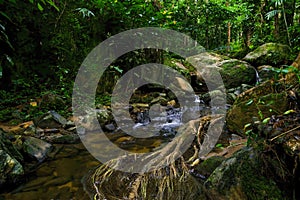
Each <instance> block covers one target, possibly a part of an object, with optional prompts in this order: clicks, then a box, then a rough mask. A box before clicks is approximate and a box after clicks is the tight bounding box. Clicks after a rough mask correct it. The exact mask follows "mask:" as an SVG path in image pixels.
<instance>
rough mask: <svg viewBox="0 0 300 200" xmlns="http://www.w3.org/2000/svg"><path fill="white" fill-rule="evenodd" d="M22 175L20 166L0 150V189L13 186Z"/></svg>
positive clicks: (22, 170)
mask: <svg viewBox="0 0 300 200" xmlns="http://www.w3.org/2000/svg"><path fill="white" fill-rule="evenodd" d="M23 175H24V169H23V167H22V165H21V164H20V163H19V161H17V160H16V159H15V158H13V157H11V156H10V155H9V154H8V153H6V152H5V151H3V150H0V189H1V188H4V187H5V186H7V184H14V183H15V182H17V181H18V179H20V178H21V177H22V176H23Z"/></svg>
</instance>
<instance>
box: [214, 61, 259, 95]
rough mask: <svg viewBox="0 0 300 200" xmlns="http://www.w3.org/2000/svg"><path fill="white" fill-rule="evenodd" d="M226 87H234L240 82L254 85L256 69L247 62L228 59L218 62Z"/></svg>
mask: <svg viewBox="0 0 300 200" xmlns="http://www.w3.org/2000/svg"><path fill="white" fill-rule="evenodd" d="M217 66H218V67H220V68H221V69H222V70H221V71H220V73H221V76H222V78H223V82H224V85H225V87H226V88H227V89H229V88H235V87H238V86H240V85H242V84H248V85H254V84H255V83H256V81H257V80H256V71H255V68H254V67H252V66H251V65H250V64H249V63H247V62H244V61H240V60H236V59H230V60H224V61H222V62H220V63H219V64H218V65H217Z"/></svg>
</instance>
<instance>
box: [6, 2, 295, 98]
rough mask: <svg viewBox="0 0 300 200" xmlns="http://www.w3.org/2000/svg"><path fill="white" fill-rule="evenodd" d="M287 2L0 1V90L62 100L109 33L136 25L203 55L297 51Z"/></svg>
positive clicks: (131, 59) (127, 58) (155, 56)
mask: <svg viewBox="0 0 300 200" xmlns="http://www.w3.org/2000/svg"><path fill="white" fill-rule="evenodd" d="M293 2H294V4H293V3H291V2H290V1H279V0H276V1H275V0H267V1H264V2H262V1H258V0H251V1H245V0H231V1H229V0H209V1H174V0H166V1H161V0H146V1H142V0H134V1H132V0H123V1H120V0H92V1H83V0H80V1H75V0H65V1H54V0H28V1H20V0H7V1H4V0H0V5H1V11H0V43H1V47H2V48H1V51H0V82H1V85H0V89H4V90H6V91H11V92H12V93H17V94H18V95H20V96H28V95H29V96H40V94H41V93H42V92H47V91H49V90H52V91H53V92H54V93H56V94H58V95H61V96H65V97H66V98H67V99H69V98H70V97H71V95H72V87H73V81H74V79H75V76H76V73H77V70H78V68H79V66H80V65H81V63H82V61H83V59H84V58H85V57H86V56H87V55H88V53H89V52H90V51H91V50H92V49H93V48H94V47H95V46H96V45H98V44H99V43H100V42H101V41H103V40H105V39H106V38H108V37H110V36H111V35H114V34H117V33H120V32H122V31H124V30H128V29H132V28H138V27H148V26H153V27H162V28H169V29H173V30H177V31H180V32H182V33H186V34H188V35H190V36H191V37H192V38H194V39H195V40H197V41H198V42H199V44H200V45H202V46H204V47H205V48H206V49H208V50H215V51H219V52H220V53H230V52H232V55H233V54H234V55H236V56H237V57H243V55H245V53H247V52H248V51H249V49H250V48H254V47H256V46H258V45H261V44H262V43H266V42H281V43H284V44H289V42H290V45H291V47H292V48H293V50H294V52H297V51H299V50H300V49H299V48H300V47H299V41H300V27H299V23H298V22H299V18H300V13H299V7H300V2H299V1H298V0H295V1H293ZM283 13H285V16H283ZM229 32H230V37H229V35H228V33H229ZM287 33H289V34H290V39H288V38H287ZM228 40H229V41H230V44H229V43H228ZM228 45H230V46H228ZM228 51H229V52H228ZM149 55H150V56H149ZM172 57H174V55H172V54H170V53H167V52H161V51H156V53H155V51H151V50H149V51H148V50H141V51H135V52H130V53H128V54H127V55H124V56H122V57H121V58H119V59H118V60H117V61H116V62H115V63H113V65H112V66H111V67H110V68H109V69H107V71H108V73H107V74H114V75H113V76H112V77H109V78H112V79H115V78H117V77H116V76H120V75H121V74H123V73H125V72H126V71H128V70H129V69H130V68H132V67H134V66H137V65H140V64H143V63H148V62H149V61H150V62H160V63H164V62H165V63H168V64H171V63H170V62H169V61H170V60H172ZM162 58H165V60H166V61H163V60H162ZM168 60H169V61H168ZM171 65H172V64H171ZM184 65H185V66H188V65H186V64H184ZM188 68H189V69H188V70H189V71H192V70H193V69H192V68H190V67H188ZM175 69H177V70H179V71H180V72H181V73H182V74H184V75H188V73H189V72H188V71H185V70H182V69H179V68H178V67H177V68H176V67H175ZM110 72H112V73H110ZM280 73H281V72H280ZM103 92H106V91H102V93H103ZM12 99H13V98H12ZM12 99H11V100H12Z"/></svg>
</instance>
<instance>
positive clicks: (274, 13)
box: [266, 10, 281, 20]
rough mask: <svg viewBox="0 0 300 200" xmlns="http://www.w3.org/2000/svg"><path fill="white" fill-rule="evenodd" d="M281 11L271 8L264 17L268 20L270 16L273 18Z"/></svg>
mask: <svg viewBox="0 0 300 200" xmlns="http://www.w3.org/2000/svg"><path fill="white" fill-rule="evenodd" d="M280 12H281V10H271V11H269V12H268V13H267V14H266V18H267V20H269V19H270V18H273V17H274V16H275V15H277V14H279V13H280Z"/></svg>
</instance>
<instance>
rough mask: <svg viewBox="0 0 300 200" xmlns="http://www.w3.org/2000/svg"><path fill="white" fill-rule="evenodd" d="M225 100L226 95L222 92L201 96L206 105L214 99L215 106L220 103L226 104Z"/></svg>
mask: <svg viewBox="0 0 300 200" xmlns="http://www.w3.org/2000/svg"><path fill="white" fill-rule="evenodd" d="M224 98H226V95H225V93H224V92H222V91H221V90H213V91H210V92H208V93H205V94H204V95H202V96H201V99H202V100H203V101H204V102H205V103H206V104H209V103H210V101H211V99H214V101H215V102H214V104H218V102H225V99H224Z"/></svg>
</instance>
